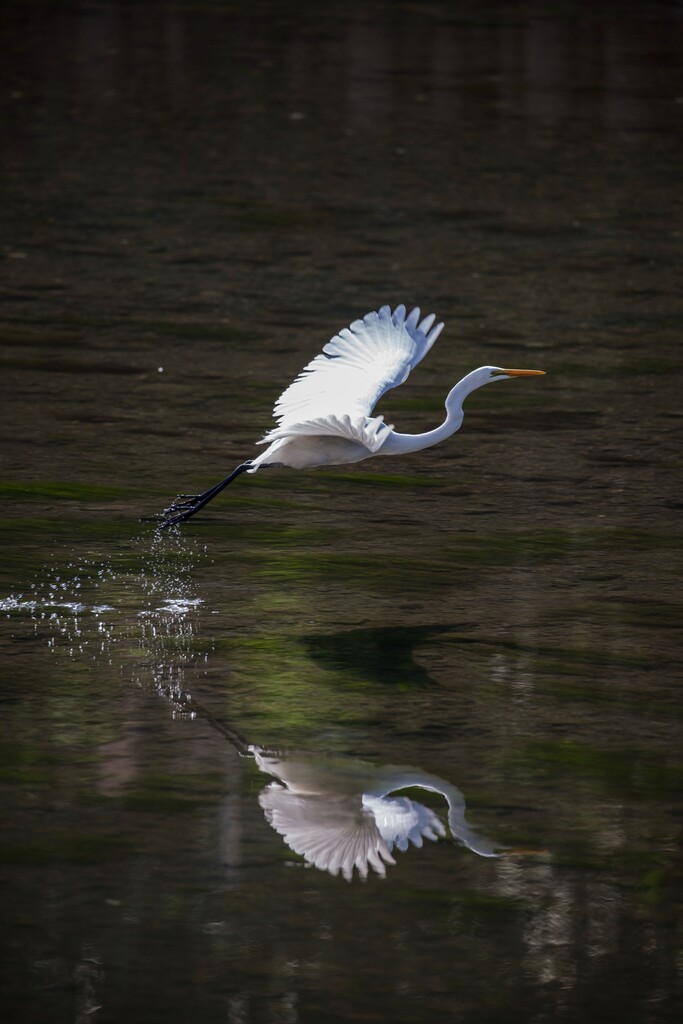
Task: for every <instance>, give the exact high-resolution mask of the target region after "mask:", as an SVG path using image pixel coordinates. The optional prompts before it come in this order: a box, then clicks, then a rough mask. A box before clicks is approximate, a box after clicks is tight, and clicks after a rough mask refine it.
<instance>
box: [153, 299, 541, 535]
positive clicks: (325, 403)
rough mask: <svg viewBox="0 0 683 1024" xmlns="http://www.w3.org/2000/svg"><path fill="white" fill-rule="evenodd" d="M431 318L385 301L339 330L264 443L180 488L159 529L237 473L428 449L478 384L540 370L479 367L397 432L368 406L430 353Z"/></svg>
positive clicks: (279, 407)
mask: <svg viewBox="0 0 683 1024" xmlns="http://www.w3.org/2000/svg"><path fill="white" fill-rule="evenodd" d="M434 319H435V317H434V314H433V313H430V315H429V316H426V317H425V318H424V319H423V320H422V321H420V310H419V308H417V307H416V308H415V309H413V310H412V312H410V313H409V314H408V315H407V316H406V310H405V306H397V307H396V309H395V310H394V311H393V313H392V311H391V309H390V307H389V306H382V308H381V309H380V310H379V312H372V313H368V314H367V315H366V316H364V317H363V319H362V320H355V321H354V322H353V323H352V324H351V326H350V327H349V328H348V329H345V330H343V331H340V333H339V334H337V335H335V336H334V338H332V340H331V341H329V342H328V343H327V345H325V347H324V348H323V351H322V352H321V353H320V354H319V355H317V356H316V357H315V359H313V360H311V362H310V363H308V365H307V366H305V367H304V369H303V371H302V372H301V373H300V374H299V376H298V377H297V378H296V380H295V381H294V382H293V383H292V384H290V385H289V387H288V388H287V389H286V390H285V391H284V392H283V393H282V394H281V395H280V397H279V398H278V400H277V402H276V403H275V408H274V410H273V415H274V416H275V419H276V420H277V421H278V425H277V426H276V427H274V428H273V429H272V430H270V431H268V433H267V434H266V435H265V437H264V438H263V439H262V440H261V441H259V442H257V443H258V444H266V445H268V447H267V448H266V450H265V451H264V452H262V453H261V455H259V456H257V457H256V458H255V459H249V460H247V461H246V462H243V463H242V464H241V465H240V466H238V467H237V468H236V469H234V470H233V471H232V473H231V474H230V476H227V477H226V478H225V480H221V482H220V483H218V484H216V485H215V486H214V487H210V488H209V490H207V491H204V493H203V494H191V495H180V496H179V497H178V499H176V501H175V502H174V503H173V504H172V505H170V506H169V507H168V508H167V509H165V513H164V514H165V515H166V516H167V518H166V519H165V520H164V522H163V523H162V524H161V528H162V529H163V528H164V527H166V526H173V525H175V524H176V523H180V522H182V521H183V520H185V519H189V518H190V516H193V515H195V514H196V513H197V512H199V510H200V509H201V508H204V506H205V505H207V504H208V503H209V502H210V501H212V500H213V499H214V498H215V497H216V495H217V494H220V492H221V491H222V490H223V488H224V487H227V486H228V484H230V483H232V481H233V480H234V479H235V478H236V477H238V476H239V475H240V474H241V473H255V472H256V471H257V470H258V469H260V468H262V467H274V466H290V467H291V468H293V469H311V468H313V467H316V466H338V465H344V464H347V463H352V462H361V461H362V460H363V459H370V458H373V457H374V456H375V455H405V454H407V453H408V452H418V451H420V450H421V449H422V448H429V447H431V446H432V445H434V444H438V443H439V441H443V440H444V439H445V438H447V437H450V435H451V434H454V433H455V432H456V430H458V429H459V428H460V425H461V423H462V419H463V411H462V405H463V402H464V401H465V399H466V398H467V396H468V395H469V394H471V393H472V392H473V391H475V390H476V389H477V388H480V387H482V386H483V385H484V384H490V383H492V382H493V381H497V380H506V379H507V378H509V377H530V376H535V375H537V374H542V373H544V372H545V371H544V370H505V369H503V368H501V367H500V366H480V367H479V368H478V369H477V370H472V372H471V373H468V374H467V376H466V377H463V379H462V380H461V381H459V383H458V384H456V385H455V387H454V388H451V390H450V391H449V393H448V396H447V397H446V419H445V420H444V422H443V423H442V424H441V426H439V427H436V429H434V430H428V431H427V432H426V433H424V434H399V433H398V432H397V431H395V430H394V427H393V425H390V424H388V423H385V422H384V417H383V416H373V415H372V410H373V409H374V407H375V405H376V404H377V402H378V401H379V399H380V398H381V397H382V395H383V394H384V393H385V392H386V391H389V390H390V389H391V388H395V387H398V386H399V384H403V382H404V381H405V380H406V378H407V377H408V374H409V373H410V371H411V370H412V369H413V367H414V366H416V365H417V364H418V363H419V362H420V360H421V359H422V358H423V357H424V356H425V355H426V354H427V352H429V350H430V348H431V347H432V345H433V344H434V342H435V341H436V339H437V338H438V337H439V335H440V334H441V331H442V330H443V326H444V325H443V324H442V323H439V324H434Z"/></svg>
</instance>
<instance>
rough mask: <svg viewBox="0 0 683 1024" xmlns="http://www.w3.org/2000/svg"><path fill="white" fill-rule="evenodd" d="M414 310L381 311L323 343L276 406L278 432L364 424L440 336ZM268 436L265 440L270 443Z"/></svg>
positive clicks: (386, 308) (430, 319) (438, 326)
mask: <svg viewBox="0 0 683 1024" xmlns="http://www.w3.org/2000/svg"><path fill="white" fill-rule="evenodd" d="M419 321H420V310H419V308H418V307H416V308H415V309H413V310H412V312H411V313H409V314H408V316H406V310H405V306H397V307H396V309H395V310H394V312H393V313H392V312H391V309H390V308H389V306H382V308H381V309H380V310H379V312H372V313H368V314H367V315H366V316H364V317H363V319H362V320H355V321H354V322H353V323H352V324H351V326H350V327H348V328H345V329H344V330H343V331H340V332H339V334H337V335H335V336H334V338H332V339H331V341H328V343H327V345H325V347H324V349H323V351H322V352H321V353H320V354H319V355H317V356H316V357H315V359H312V360H311V362H310V363H309V364H308V365H307V366H306V367H304V369H303V370H302V372H301V373H300V374H299V376H298V377H297V378H296V380H295V381H294V382H293V383H292V384H290V385H289V387H288V388H287V389H286V390H285V391H283V393H282V394H281V395H280V397H279V398H278V400H277V402H276V403H275V408H274V409H273V415H274V416H275V418H276V419H277V420H278V421H279V429H283V428H288V427H290V426H292V425H293V424H296V423H302V422H303V421H307V422H310V421H311V420H317V419H323V418H327V417H329V416H336V417H339V418H342V417H344V416H346V417H351V419H353V420H356V419H358V418H361V419H365V417H367V416H369V415H370V413H371V412H372V410H373V408H374V407H375V405H376V404H377V402H378V401H379V399H380V398H381V396H382V395H383V394H384V393H385V391H389V389H390V388H395V387H398V385H399V384H402V383H403V382H404V380H405V379H406V377H407V376H408V374H409V373H410V371H411V370H412V369H413V367H414V366H416V365H417V364H418V363H419V362H420V360H421V359H422V358H423V357H424V356H425V355H426V354H427V352H429V350H430V348H431V347H432V345H433V344H434V342H435V341H436V339H437V338H438V337H439V335H440V334H441V331H442V330H443V324H442V323H439V324H436V326H434V327H433V326H432V324H433V323H434V314H433V313H432V314H430V315H429V316H426V317H425V318H424V319H423V320H422V322H421V323H420V322H419ZM272 437H273V433H271V434H269V439H272Z"/></svg>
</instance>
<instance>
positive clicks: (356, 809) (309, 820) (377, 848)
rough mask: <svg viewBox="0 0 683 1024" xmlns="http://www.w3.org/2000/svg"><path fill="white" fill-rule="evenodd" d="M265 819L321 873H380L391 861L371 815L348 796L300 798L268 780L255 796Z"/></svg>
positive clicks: (362, 875) (348, 876)
mask: <svg viewBox="0 0 683 1024" xmlns="http://www.w3.org/2000/svg"><path fill="white" fill-rule="evenodd" d="M259 803H260V804H261V807H262V808H263V810H264V813H265V815H266V820H267V821H268V822H269V824H270V825H272V827H273V828H274V829H275V831H276V832H279V834H280V835H281V836H282V837H283V839H284V840H285V842H286V843H287V845H288V846H289V847H290V849H292V850H294V852H295V853H298V854H300V855H301V856H302V857H304V859H305V860H306V861H308V863H309V864H313V865H314V866H315V867H316V868H319V869H320V870H321V871H329V873H330V874H331V875H337V874H339V872H340V871H341V873H342V875H343V876H344V878H346V879H349V880H350V879H351V877H352V876H353V870H354V868H355V869H356V870H357V871H358V874H359V875H360V876H361V878H367V876H368V872H369V870H370V868H372V870H373V871H375V872H376V873H377V874H378V875H381V876H382V877H384V876H385V874H386V867H385V865H386V864H395V863H396V861H395V860H394V858H393V857H392V856H391V853H390V852H389V848H388V847H387V843H386V842H385V840H384V838H383V836H382V834H381V833H380V830H379V829H378V827H377V823H376V822H375V818H374V816H373V815H372V813H370V812H369V811H366V810H364V808H363V807H362V805H361V803H360V800H358V799H354V798H353V797H346V796H343V797H337V798H335V797H333V796H329V795H324V796H302V795H300V794H298V793H292V792H291V791H290V790H288V789H285V788H284V787H282V786H280V785H279V784H278V783H277V782H273V783H271V784H270V786H267V787H266V789H264V790H263V792H262V793H261V795H260V796H259Z"/></svg>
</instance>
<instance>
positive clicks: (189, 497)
mask: <svg viewBox="0 0 683 1024" xmlns="http://www.w3.org/2000/svg"><path fill="white" fill-rule="evenodd" d="M250 468H251V462H243V463H242V465H241V466H238V467H237V469H233V471H232V473H231V474H230V476H226V478H225V480H221V482H220V483H219V484H216V485H215V487H210V488H209V489H208V491H204V493H203V494H181V495H180V498H181V499H182V500H176V501H174V502H173V504H172V505H169V507H168V508H167V509H164V514H165V515H168V516H169V518H168V519H164V521H163V523H161V524H160V526H159V529H160V530H165V529H166V527H167V526H176V525H177V523H182V522H184V521H185V520H186V519H190V518H191V517H192V516H193V515H195V513H196V512H199V510H200V509H201V508H204V506H205V505H208V504H209V502H210V501H212V500H213V499H214V498H215V497H216V495H217V494H220V493H221V491H222V490H223V488H224V487H227V486H228V484H231V483H232V482H233V480H234V479H235V478H236V477H238V476H239V475H240V474H241V473H246V471H247V470H248V469H250Z"/></svg>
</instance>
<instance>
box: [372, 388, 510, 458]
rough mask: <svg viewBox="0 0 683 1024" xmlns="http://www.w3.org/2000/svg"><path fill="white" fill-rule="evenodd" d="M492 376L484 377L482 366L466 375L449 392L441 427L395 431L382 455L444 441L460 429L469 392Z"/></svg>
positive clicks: (414, 449)
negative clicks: (404, 431)
mask: <svg viewBox="0 0 683 1024" xmlns="http://www.w3.org/2000/svg"><path fill="white" fill-rule="evenodd" d="M490 379H494V380H495V378H490V377H489V376H487V377H486V378H483V377H482V373H481V368H480V369H478V370H472V372H471V373H468V374H467V376H466V377H463V379H462V380H461V381H458V383H457V384H456V385H455V387H454V388H451V390H450V391H449V392H448V395H447V397H446V419H445V420H444V422H443V423H442V424H441V426H440V427H436V428H435V429H434V430H428V431H427V432H426V433H425V434H398V433H393V434H392V435H391V436H390V437H389V438H387V440H386V441H385V443H384V444H383V445H382V447H381V449H380V454H382V455H402V454H404V453H407V452H419V451H421V450H422V449H423V448H431V446H432V445H434V444H438V443H439V441H444V440H445V439H446V438H447V437H450V436H451V434H454V433H455V432H456V430H459V429H460V426H461V424H462V420H463V411H462V404H463V402H464V401H465V399H466V398H467V396H468V395H469V394H471V393H472V392H473V391H476V389H477V388H480V387H481V386H482V385H483V384H488V382H489V380H490Z"/></svg>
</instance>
